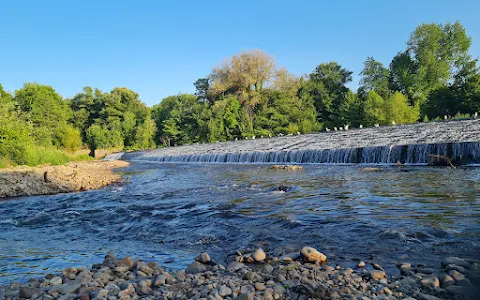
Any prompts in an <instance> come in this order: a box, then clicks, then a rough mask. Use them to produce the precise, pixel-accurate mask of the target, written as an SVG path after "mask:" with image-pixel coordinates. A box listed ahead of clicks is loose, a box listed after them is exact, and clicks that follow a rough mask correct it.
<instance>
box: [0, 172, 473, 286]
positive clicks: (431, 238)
mask: <svg viewBox="0 0 480 300" xmlns="http://www.w3.org/2000/svg"><path fill="white" fill-rule="evenodd" d="M122 172H123V174H124V175H126V176H127V177H128V181H129V183H128V184H125V185H116V186H111V187H108V188H106V189H102V190H96V191H87V192H83V193H71V194H59V195H52V196H34V197H28V198H17V199H14V200H9V201H2V202H0V216H1V219H0V230H1V232H2V233H1V235H0V283H1V282H7V281H12V280H24V279H25V278H27V277H31V276H36V275H39V274H45V273H53V272H56V271H59V270H61V269H62V268H65V267H68V266H72V265H73V266H86V265H89V264H91V263H96V262H99V261H101V260H102V258H103V256H104V255H105V254H106V253H107V252H109V251H113V252H115V254H117V255H118V256H123V255H130V256H134V257H138V258H142V259H145V260H156V261H158V262H159V263H160V264H164V265H166V266H168V267H169V268H172V269H178V268H183V267H185V266H186V264H188V263H189V262H191V260H192V258H193V257H194V256H196V255H197V254H198V252H200V251H207V252H209V253H210V254H211V256H213V257H214V259H216V260H217V261H223V260H224V259H225V257H226V254H227V253H229V252H231V251H232V250H235V249H242V248H251V247H255V246H261V247H263V248H265V249H275V251H276V252H277V253H281V252H288V251H289V250H290V249H291V248H292V247H297V248H298V247H301V246H304V245H311V246H314V247H317V248H318V249H321V250H322V251H323V252H325V253H326V254H327V255H328V256H329V258H330V259H331V261H333V262H335V261H337V262H343V263H347V264H348V263H353V260H354V259H357V258H361V259H363V260H365V261H368V260H372V259H375V261H376V262H378V263H380V264H382V265H383V266H384V267H387V268H389V267H393V266H394V263H395V262H396V260H397V258H398V257H399V256H405V255H408V256H409V257H410V261H412V262H413V263H415V262H422V263H425V264H427V265H435V264H438V261H439V260H440V259H441V258H442V257H444V256H447V255H461V256H471V257H474V256H475V255H476V254H478V253H479V250H480V224H479V220H480V218H479V217H480V196H479V195H480V169H478V168H464V169H458V170H452V169H446V168H424V167H402V168H398V167H375V168H372V169H366V168H365V166H355V165H352V166H332V165H330V166H322V165H307V166H305V169H304V170H303V171H302V172H278V171H273V170H271V169H270V166H267V165H238V164H237V165H228V164H209V165H202V164H149V163H133V164H132V165H131V167H129V168H126V169H124V170H123V171H122Z"/></svg>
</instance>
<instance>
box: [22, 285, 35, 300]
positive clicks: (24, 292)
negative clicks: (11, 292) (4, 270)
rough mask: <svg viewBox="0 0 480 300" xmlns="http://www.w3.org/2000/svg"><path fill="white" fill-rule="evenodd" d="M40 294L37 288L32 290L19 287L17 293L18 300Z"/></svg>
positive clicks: (26, 287) (31, 288) (28, 287)
mask: <svg viewBox="0 0 480 300" xmlns="http://www.w3.org/2000/svg"><path fill="white" fill-rule="evenodd" d="M38 294H40V290H39V289H37V288H33V287H30V286H21V287H20V291H19V296H20V298H26V299H29V298H31V297H33V296H34V295H38Z"/></svg>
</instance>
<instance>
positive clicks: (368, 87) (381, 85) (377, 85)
mask: <svg viewBox="0 0 480 300" xmlns="http://www.w3.org/2000/svg"><path fill="white" fill-rule="evenodd" d="M360 75H361V76H362V79H361V80H360V87H359V89H358V93H359V95H360V96H361V97H365V96H366V95H367V94H368V92H370V91H375V92H377V94H379V95H380V96H382V97H383V98H387V97H388V96H389V94H390V89H389V87H388V78H389V77H390V71H389V70H388V69H387V68H385V67H384V66H383V64H382V63H381V62H378V61H376V60H375V59H374V58H373V57H368V58H367V60H366V61H365V62H364V66H363V70H362V72H360Z"/></svg>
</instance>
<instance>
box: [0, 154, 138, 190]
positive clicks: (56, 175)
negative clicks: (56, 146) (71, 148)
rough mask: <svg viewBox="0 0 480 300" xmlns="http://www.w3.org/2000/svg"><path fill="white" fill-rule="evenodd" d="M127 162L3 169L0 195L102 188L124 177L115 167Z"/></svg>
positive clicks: (126, 164)
mask: <svg viewBox="0 0 480 300" xmlns="http://www.w3.org/2000/svg"><path fill="white" fill-rule="evenodd" d="M128 165H129V163H127V162H125V161H83V162H71V163H68V164H66V165H59V166H38V167H27V166H19V167H14V168H5V169H0V198H2V197H18V196H31V195H47V194H58V193H68V192H76V191H84V190H91V189H99V188H101V187H104V186H106V185H109V184H111V183H114V182H119V181H120V180H121V176H120V175H119V174H116V173H114V172H113V170H114V169H116V168H121V167H126V166H128Z"/></svg>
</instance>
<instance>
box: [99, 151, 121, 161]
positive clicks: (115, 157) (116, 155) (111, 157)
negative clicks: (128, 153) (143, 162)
mask: <svg viewBox="0 0 480 300" xmlns="http://www.w3.org/2000/svg"><path fill="white" fill-rule="evenodd" d="M123 154H125V152H117V153H111V154H107V155H106V156H105V157H104V158H103V160H118V159H121V158H122V156H123Z"/></svg>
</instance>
